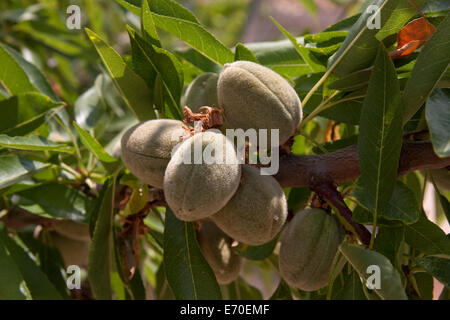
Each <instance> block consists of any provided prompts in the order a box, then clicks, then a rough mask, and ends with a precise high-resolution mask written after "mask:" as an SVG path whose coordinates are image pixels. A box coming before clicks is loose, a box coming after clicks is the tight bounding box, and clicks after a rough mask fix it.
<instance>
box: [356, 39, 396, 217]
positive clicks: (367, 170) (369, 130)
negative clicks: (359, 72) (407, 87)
mask: <svg viewBox="0 0 450 320" xmlns="http://www.w3.org/2000/svg"><path fill="white" fill-rule="evenodd" d="M401 121H402V119H401V108H400V89H399V85H398V81H397V76H396V73H395V69H394V65H393V64H392V61H391V59H390V58H389V57H388V55H387V53H386V51H385V50H384V47H383V46H382V45H380V50H379V52H378V55H377V58H376V61H375V65H374V70H373V71H372V75H371V77H370V83H369V88H368V90H367V96H366V98H365V99H364V104H363V109H362V113H361V121H360V125H359V130H360V131H359V137H358V152H359V167H360V170H361V177H360V178H359V179H358V185H357V189H356V190H355V191H356V194H357V197H358V199H359V201H360V202H361V203H363V204H364V205H365V206H366V207H367V208H369V209H370V210H371V211H372V212H373V213H374V214H376V215H383V214H384V212H385V210H386V208H387V206H388V204H389V201H390V199H391V197H392V194H393V192H394V186H395V181H396V179H397V168H398V162H399V157H400V150H401V146H402V128H401Z"/></svg>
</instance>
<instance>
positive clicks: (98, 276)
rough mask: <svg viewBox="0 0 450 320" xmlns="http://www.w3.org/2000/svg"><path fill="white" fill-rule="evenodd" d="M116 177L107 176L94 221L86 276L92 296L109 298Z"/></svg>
mask: <svg viewBox="0 0 450 320" xmlns="http://www.w3.org/2000/svg"><path fill="white" fill-rule="evenodd" d="M115 182H116V177H113V178H109V179H108V180H107V181H106V182H105V184H104V185H103V188H105V193H104V194H103V198H102V199H101V200H100V201H101V204H100V207H99V212H98V218H97V221H96V223H95V228H94V233H93V237H92V244H91V248H90V251H89V265H88V277H89V283H90V285H91V289H92V293H93V294H94V297H95V298H96V299H99V300H109V299H111V292H112V291H111V250H112V248H111V241H112V226H113V216H114V193H115V191H114V190H115Z"/></svg>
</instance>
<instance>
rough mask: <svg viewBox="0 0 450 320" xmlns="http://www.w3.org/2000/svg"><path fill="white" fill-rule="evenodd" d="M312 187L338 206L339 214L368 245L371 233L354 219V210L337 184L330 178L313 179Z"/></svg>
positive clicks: (333, 204)
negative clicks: (351, 209) (352, 210)
mask: <svg viewBox="0 0 450 320" xmlns="http://www.w3.org/2000/svg"><path fill="white" fill-rule="evenodd" d="M311 189H312V190H314V192H315V193H316V194H317V195H318V196H319V197H321V198H323V199H324V200H326V201H327V202H328V203H329V204H330V205H332V206H333V207H335V208H336V211H337V212H338V214H339V215H340V216H341V217H342V218H344V219H345V220H346V221H347V223H348V224H349V225H350V226H351V227H352V228H353V230H355V233H356V234H357V235H358V237H359V239H360V240H361V242H362V243H363V244H365V245H366V246H368V245H369V243H370V237H371V234H370V232H369V230H367V229H366V227H364V226H363V225H362V224H359V223H357V222H355V221H353V219H352V212H351V211H350V209H349V207H348V206H347V204H346V203H345V202H344V198H343V197H342V195H341V193H340V192H339V191H338V190H337V188H336V185H334V183H333V181H331V180H329V179H312V181H311Z"/></svg>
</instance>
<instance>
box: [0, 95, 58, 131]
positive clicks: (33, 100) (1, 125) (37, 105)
mask: <svg viewBox="0 0 450 320" xmlns="http://www.w3.org/2000/svg"><path fill="white" fill-rule="evenodd" d="M58 106H60V104H58V103H55V102H52V101H51V100H50V98H49V97H46V96H44V95H42V94H39V93H37V92H28V93H24V94H18V95H16V96H13V97H10V98H8V99H5V100H2V101H0V111H1V113H2V116H1V117H0V133H6V134H9V135H25V134H28V133H30V132H32V131H33V130H35V129H37V128H38V127H39V126H41V125H42V124H43V123H44V122H45V121H46V115H47V113H49V112H51V111H50V110H51V109H53V108H56V107H58Z"/></svg>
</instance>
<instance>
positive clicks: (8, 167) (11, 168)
mask: <svg viewBox="0 0 450 320" xmlns="http://www.w3.org/2000/svg"><path fill="white" fill-rule="evenodd" d="M49 167H50V164H47V163H42V162H38V161H32V160H29V159H27V158H23V157H18V156H3V157H0V188H5V187H8V186H10V185H13V184H15V183H17V182H19V181H22V180H25V179H26V178H28V177H30V176H32V175H34V174H35V173H37V172H39V171H42V170H44V169H47V168H49Z"/></svg>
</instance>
